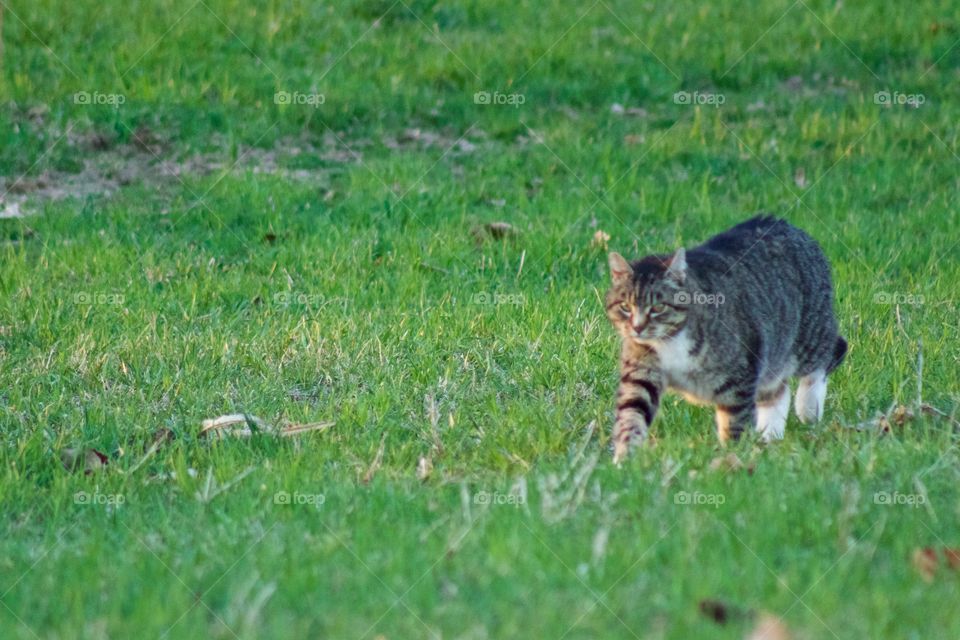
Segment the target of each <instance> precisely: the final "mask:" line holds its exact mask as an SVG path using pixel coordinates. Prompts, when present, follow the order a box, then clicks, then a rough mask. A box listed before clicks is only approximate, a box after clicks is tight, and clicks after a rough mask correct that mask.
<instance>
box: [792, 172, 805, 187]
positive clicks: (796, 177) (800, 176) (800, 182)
mask: <svg viewBox="0 0 960 640" xmlns="http://www.w3.org/2000/svg"><path fill="white" fill-rule="evenodd" d="M793 183H794V184H795V185H797V186H798V187H799V188H801V189H806V188H807V184H808V183H807V172H806V171H804V169H803V167H798V168H797V170H796V171H794V172H793Z"/></svg>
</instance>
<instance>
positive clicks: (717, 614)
mask: <svg viewBox="0 0 960 640" xmlns="http://www.w3.org/2000/svg"><path fill="white" fill-rule="evenodd" d="M699 606H700V613H701V614H703V615H704V616H706V617H707V618H710V619H711V620H713V621H714V622H716V623H717V624H727V623H728V622H731V621H733V620H739V619H742V618H745V617H747V616H749V615H750V612H749V611H744V610H743V609H741V608H740V607H737V606H734V605H731V604H729V603H726V602H724V601H722V600H711V599H707V600H701V601H700V605H699Z"/></svg>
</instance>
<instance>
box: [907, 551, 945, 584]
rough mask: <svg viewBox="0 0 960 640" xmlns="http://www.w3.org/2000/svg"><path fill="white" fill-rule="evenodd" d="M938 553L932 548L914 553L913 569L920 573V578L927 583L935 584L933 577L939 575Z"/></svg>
mask: <svg viewBox="0 0 960 640" xmlns="http://www.w3.org/2000/svg"><path fill="white" fill-rule="evenodd" d="M938 564H939V561H938V560H937V552H936V551H935V550H934V549H933V548H932V547H923V548H922V549H914V551H913V567H914V568H915V569H916V570H917V571H918V572H919V573H920V576H921V577H922V578H923V579H924V580H926V581H927V582H933V576H934V575H935V574H936V573H937V565H938Z"/></svg>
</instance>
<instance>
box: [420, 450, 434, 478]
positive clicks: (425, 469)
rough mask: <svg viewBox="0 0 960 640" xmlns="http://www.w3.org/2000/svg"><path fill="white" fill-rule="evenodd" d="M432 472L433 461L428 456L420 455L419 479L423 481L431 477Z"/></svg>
mask: <svg viewBox="0 0 960 640" xmlns="http://www.w3.org/2000/svg"><path fill="white" fill-rule="evenodd" d="M431 473H433V462H431V461H430V458H428V457H426V456H420V459H419V460H418V461H417V480H420V481H421V482H422V481H424V480H426V479H427V478H429V477H430V474H431Z"/></svg>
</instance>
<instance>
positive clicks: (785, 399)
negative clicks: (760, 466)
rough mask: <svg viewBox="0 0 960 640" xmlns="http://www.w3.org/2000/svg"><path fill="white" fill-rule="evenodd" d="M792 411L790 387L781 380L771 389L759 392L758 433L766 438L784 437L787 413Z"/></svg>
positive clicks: (767, 439)
mask: <svg viewBox="0 0 960 640" xmlns="http://www.w3.org/2000/svg"><path fill="white" fill-rule="evenodd" d="M789 412H790V387H788V386H787V383H785V382H781V383H780V385H779V386H778V387H774V388H773V389H772V390H770V391H761V392H760V393H758V394H757V433H759V434H760V435H761V437H763V439H764V440H766V441H767V442H770V441H771V440H781V439H783V432H784V430H785V429H786V426H787V414H788V413H789Z"/></svg>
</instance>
